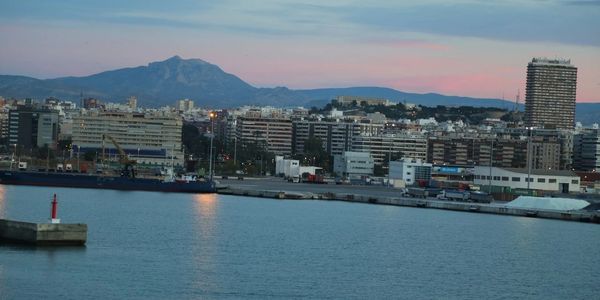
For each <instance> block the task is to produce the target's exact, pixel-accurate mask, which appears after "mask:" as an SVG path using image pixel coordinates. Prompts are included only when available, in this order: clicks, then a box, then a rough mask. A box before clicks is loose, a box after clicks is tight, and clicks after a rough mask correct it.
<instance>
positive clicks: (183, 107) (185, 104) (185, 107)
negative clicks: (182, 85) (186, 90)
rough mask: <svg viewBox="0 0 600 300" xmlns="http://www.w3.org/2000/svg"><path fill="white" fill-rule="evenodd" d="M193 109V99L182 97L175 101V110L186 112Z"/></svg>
mask: <svg viewBox="0 0 600 300" xmlns="http://www.w3.org/2000/svg"><path fill="white" fill-rule="evenodd" d="M192 109H194V101H193V100H190V99H182V100H178V101H177V110H179V111H182V112H186V111H190V110H192Z"/></svg>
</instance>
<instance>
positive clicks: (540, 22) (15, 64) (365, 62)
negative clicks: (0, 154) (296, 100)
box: [0, 0, 600, 101]
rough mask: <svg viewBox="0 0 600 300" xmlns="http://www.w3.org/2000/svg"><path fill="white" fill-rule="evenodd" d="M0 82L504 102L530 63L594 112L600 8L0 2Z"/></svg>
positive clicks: (268, 0) (540, 3) (549, 0)
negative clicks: (121, 73) (558, 65)
mask: <svg viewBox="0 0 600 300" xmlns="http://www.w3.org/2000/svg"><path fill="white" fill-rule="evenodd" d="M0 41H2V42H3V44H4V45H3V49H4V50H3V51H0V73H1V74H22V75H29V76H34V77H41V78H49V77H58V76H69V75H75V76H79V75H87V74H91V73H94V72H99V71H103V70H107V69H112V68H118V67H124V66H136V65H144V64H147V63H148V62H150V61H156V60H163V59H165V58H167V57H170V56H172V55H175V54H179V55H181V56H182V57H184V58H191V57H194V58H202V59H204V60H207V61H209V62H212V63H214V64H217V65H219V66H221V67H222V68H223V69H224V70H225V71H227V72H230V73H234V74H236V75H238V76H240V77H241V78H242V79H244V80H246V81H248V82H250V83H252V84H254V85H257V86H289V87H292V88H313V87H324V86H355V85H379V86H388V87H392V88H396V89H400V90H405V91H413V92H440V93H445V94H456V95H465V96H482V97H497V98H499V97H501V96H502V94H504V95H505V96H506V97H507V98H512V97H514V94H516V92H517V90H518V89H521V90H523V88H524V80H525V79H524V78H525V68H526V65H527V62H528V61H529V60H531V58H532V57H534V56H549V57H566V58H571V59H572V61H573V63H574V64H575V65H576V66H578V68H579V85H578V100H580V101H593V100H600V95H599V94H600V93H599V91H600V51H599V50H600V1H591V0H590V1H585V0H579V1H577V0H572V1H571V0H562V1H560V0H546V1H544V0H529V1H510V0H508V1H475V0H471V1H434V0H424V1H418V2H416V1H352V0H345V1H342V0H334V1H311V0H299V1H272V0H265V1H253V0H251V1H231V0H225V1H189V0H184V1H154V0H151V1H114V0H107V1H106V0H105V1H74V0H68V1H29V0H25V1H24V0H20V1H4V0H2V1H0Z"/></svg>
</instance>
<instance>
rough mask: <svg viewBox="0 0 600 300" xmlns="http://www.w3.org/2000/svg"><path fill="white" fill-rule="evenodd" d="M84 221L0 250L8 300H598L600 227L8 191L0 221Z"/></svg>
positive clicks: (206, 198) (145, 195)
mask: <svg viewBox="0 0 600 300" xmlns="http://www.w3.org/2000/svg"><path fill="white" fill-rule="evenodd" d="M53 193H56V194H57V195H58V201H59V206H58V216H59V218H61V219H62V222H63V223H87V224H88V226H89V228H88V242H87V245H86V246H85V247H72V248H69V247H67V248H53V247H37V248H36V247H28V246H21V245H12V244H3V245H0V299H40V298H44V299H56V298H61V299H82V298H83V299H214V298H217V299H237V298H254V299H270V298H318V299H323V298H329V299H331V298H336V299H337V298H340V299H349V298H356V299H373V298H375V299H390V298H392V299H453V298H454V299H482V298H485V299H511V298H526V299H554V298H558V299H597V298H598V295H599V294H600V286H599V285H598V277H599V276H600V271H599V269H600V256H599V255H598V249H600V226H599V225H597V224H585V223H576V222H564V221H557V220H544V219H535V218H525V217H511V216H499V215H489V214H478V213H465V212H453V211H443V210H433V209H419V208H409V207H395V206H384V205H369V204H357V203H345V202H336V201H294V200H272V199H259V198H249V197H238V196H224V195H215V194H203V195H190V194H170V193H155V192H122V191H111V190H90V189H66V188H61V189H56V188H40V187H24V186H2V185H0V218H10V219H15V220H20V221H30V222H45V221H47V218H48V216H49V213H50V200H51V196H52V194H53Z"/></svg>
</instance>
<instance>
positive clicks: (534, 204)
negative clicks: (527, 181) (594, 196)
mask: <svg viewBox="0 0 600 300" xmlns="http://www.w3.org/2000/svg"><path fill="white" fill-rule="evenodd" d="M588 205H590V203H589V202H587V201H585V200H580V199H572V198H551V197H532V196H519V197H518V198H517V199H515V200H513V201H511V202H508V203H507V204H506V207H509V208H526V209H535V210H539V209H541V210H561V211H566V210H578V209H582V208H584V207H586V206H588Z"/></svg>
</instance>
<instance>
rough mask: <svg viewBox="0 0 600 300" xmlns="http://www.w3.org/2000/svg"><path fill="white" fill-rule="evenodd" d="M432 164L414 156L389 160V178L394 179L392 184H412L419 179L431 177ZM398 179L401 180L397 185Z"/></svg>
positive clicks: (427, 179)
mask: <svg viewBox="0 0 600 300" xmlns="http://www.w3.org/2000/svg"><path fill="white" fill-rule="evenodd" d="M432 167H433V166H432V165H431V164H429V163H426V162H424V161H423V160H421V159H416V158H402V159H400V160H397V161H391V162H390V169H389V174H388V176H389V179H391V180H394V186H402V185H413V184H416V183H417V182H418V181H420V180H425V181H427V182H428V181H429V180H430V179H431V169H432ZM398 181H399V182H401V184H400V185H398Z"/></svg>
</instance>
